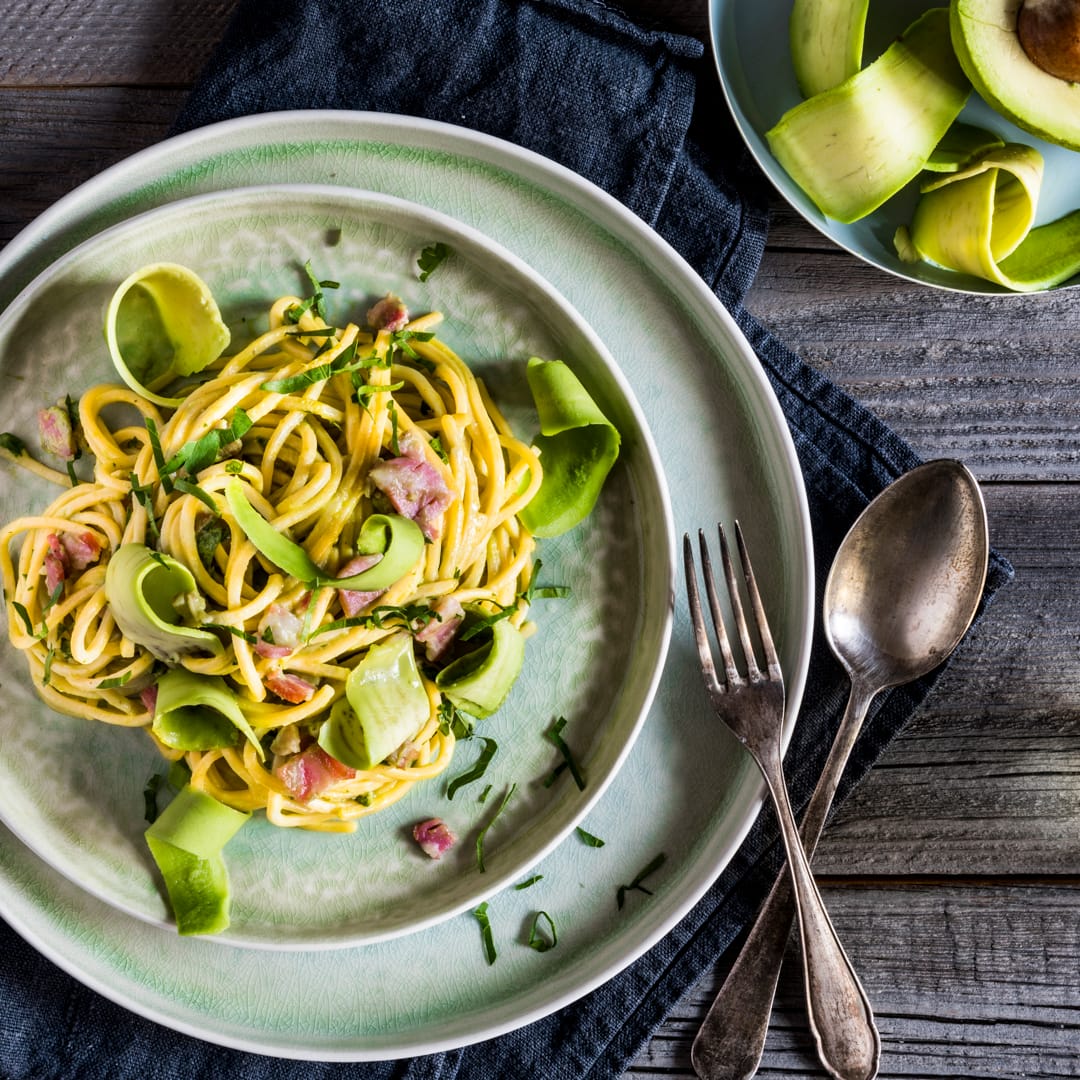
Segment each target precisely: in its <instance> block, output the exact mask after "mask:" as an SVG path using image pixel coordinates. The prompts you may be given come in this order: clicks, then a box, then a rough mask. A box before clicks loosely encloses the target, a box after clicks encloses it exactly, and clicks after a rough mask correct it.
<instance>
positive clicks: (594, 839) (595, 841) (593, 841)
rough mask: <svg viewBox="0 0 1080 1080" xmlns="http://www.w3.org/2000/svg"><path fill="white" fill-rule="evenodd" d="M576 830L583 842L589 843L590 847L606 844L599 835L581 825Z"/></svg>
mask: <svg viewBox="0 0 1080 1080" xmlns="http://www.w3.org/2000/svg"><path fill="white" fill-rule="evenodd" d="M574 831H575V832H576V833H577V834H578V836H580V837H581V841H582V843H584V844H588V846H589V847H603V846H604V841H603V840H601V839H600V837H599V836H593V834H592V833H591V832H586V831H585V830H584V829H583V828H582V827H581V826H580V825H578V826H577V828H576V829H575V830H574Z"/></svg>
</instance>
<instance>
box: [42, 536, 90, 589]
mask: <svg viewBox="0 0 1080 1080" xmlns="http://www.w3.org/2000/svg"><path fill="white" fill-rule="evenodd" d="M45 543H46V545H47V547H48V551H46V552H45V588H46V589H48V592H49V595H50V596H52V594H53V593H54V592H56V587H57V585H59V584H60V583H61V582H63V581H67V579H68V576H69V574H70V573H71V571H72V570H85V569H86V568H87V567H88V566H89V565H90V564H91V563H94V562H97V560H98V559H99V558H100V556H101V545H100V544H99V543H98V540H97V537H96V536H94V534H93V533H89V532H87V533H81V534H79V535H75V534H74V533H62V534H61V535H60V536H57V535H56V533H49V535H48V536H47V537H46V538H45Z"/></svg>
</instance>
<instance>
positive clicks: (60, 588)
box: [41, 581, 64, 615]
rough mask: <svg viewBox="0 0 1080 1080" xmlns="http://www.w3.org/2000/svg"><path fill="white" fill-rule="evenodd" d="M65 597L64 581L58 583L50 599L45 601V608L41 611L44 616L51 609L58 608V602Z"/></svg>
mask: <svg viewBox="0 0 1080 1080" xmlns="http://www.w3.org/2000/svg"><path fill="white" fill-rule="evenodd" d="M63 595H64V583H63V582H62V581H58V582H57V583H56V588H55V589H53V591H52V595H51V596H50V597H49V599H48V600H46V601H45V606H44V607H43V608H42V609H41V614H42V615H44V614H45V613H46V612H47V611H49V610H50V609H51V608H54V607H56V604H57V602H58V601H59V600H60V597H61V596H63Z"/></svg>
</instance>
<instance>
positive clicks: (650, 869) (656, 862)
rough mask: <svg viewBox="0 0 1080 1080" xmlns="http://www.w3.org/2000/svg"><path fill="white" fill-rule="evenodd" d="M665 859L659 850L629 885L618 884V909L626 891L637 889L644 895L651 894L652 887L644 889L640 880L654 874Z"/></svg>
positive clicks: (623, 901)
mask: <svg viewBox="0 0 1080 1080" xmlns="http://www.w3.org/2000/svg"><path fill="white" fill-rule="evenodd" d="M666 859H667V856H666V855H665V854H664V853H663V852H660V854H659V855H657V856H656V858H655V859H653V861H652V862H651V863H649V865H648V866H646V867H645V869H644V870H642V871H641V873H640V874H638V876H637V877H636V878H634V880H633V881H631V882H630V884H629V885H620V886H619V890H618V892H617V893H616V894H615V902H616V903H617V904H618V906H619V910H620V911H621V910H622V906H623V904H624V903H625V901H626V894H627V893H628V892H633V891H637V892H643V893H645V895H646V896H652V889H646V888H645V886H644V885H642V882H643V881H644V880H645V879H646V878H647V877H649V876H650V875H651V874H655V873H656V871H657V870H659V869H660V867H661V866H663V865H664V862H665V861H666Z"/></svg>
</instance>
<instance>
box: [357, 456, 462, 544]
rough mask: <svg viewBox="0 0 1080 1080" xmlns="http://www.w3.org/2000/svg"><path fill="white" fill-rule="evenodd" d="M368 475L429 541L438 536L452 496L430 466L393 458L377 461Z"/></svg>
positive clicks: (437, 472)
mask: <svg viewBox="0 0 1080 1080" xmlns="http://www.w3.org/2000/svg"><path fill="white" fill-rule="evenodd" d="M368 475H369V476H370V477H371V482H372V483H373V484H374V485H375V486H376V487H377V488H378V489H379V490H380V491H381V492H383V494H384V495H386V497H387V498H388V499H389V500H390V502H391V503H393V505H394V509H395V510H396V511H397V512H398V513H399V514H402V515H403V516H404V517H407V518H412V519H413V521H415V522H416V524H417V525H419V526H420V528H421V530H422V531H423V533H424V535H425V536H426V537H427V538H428V539H429V540H437V539H438V538H439V534H440V533H441V532H442V515H443V511H444V510H445V509H446V508H447V507H448V506H449V505H450V502H451V500H452V499H453V497H454V496H453V494H452V493H451V491H450V489H449V488H448V487H447V486H446V484H445V483H443V478H442V475H441V474H440V472H439V470H438V469H436V468H435V466H434V465H431V464H430V463H429V462H426V461H419V460H417V459H416V458H411V457H396V458H390V459H389V461H380V462H379V463H378V464H377V465H376V466H375V467H374V468H373V469H372V470H371V472H370V473H369V474H368Z"/></svg>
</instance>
